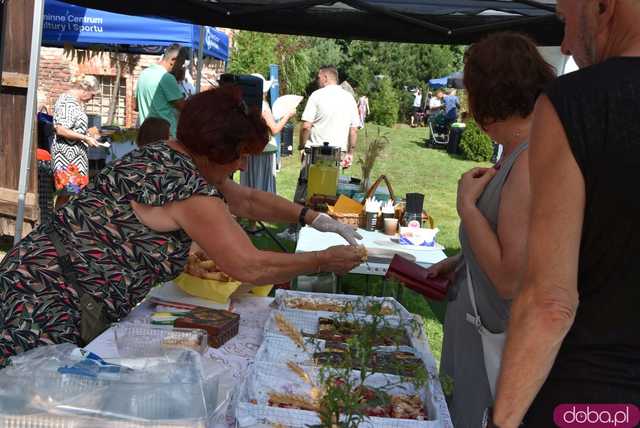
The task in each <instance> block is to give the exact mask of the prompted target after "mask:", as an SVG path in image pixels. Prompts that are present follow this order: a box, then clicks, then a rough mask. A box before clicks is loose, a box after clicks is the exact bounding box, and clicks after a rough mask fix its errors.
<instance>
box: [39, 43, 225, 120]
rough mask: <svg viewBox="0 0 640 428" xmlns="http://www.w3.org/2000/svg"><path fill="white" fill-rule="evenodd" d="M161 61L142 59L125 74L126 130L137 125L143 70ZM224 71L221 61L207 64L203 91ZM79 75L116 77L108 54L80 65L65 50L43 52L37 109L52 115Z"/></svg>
mask: <svg viewBox="0 0 640 428" xmlns="http://www.w3.org/2000/svg"><path fill="white" fill-rule="evenodd" d="M158 59H159V57H158V56H157V55H140V59H139V61H138V62H137V64H136V66H135V67H134V69H133V70H128V69H125V70H123V73H122V78H124V79H125V82H126V98H125V126H128V127H131V126H134V125H135V124H136V119H137V113H136V112H135V111H134V102H135V99H134V91H135V85H136V82H137V80H138V76H139V75H140V73H141V72H142V70H144V69H145V68H147V67H148V66H149V65H151V64H153V63H155V62H157V61H158ZM223 70H224V63H223V62H222V61H211V62H209V63H208V64H206V65H205V67H204V69H203V79H202V89H203V90H205V89H208V88H210V87H211V85H210V83H209V82H208V81H210V82H216V81H217V80H218V76H219V75H220V74H221V73H222V72H223ZM78 74H92V75H95V76H112V77H115V75H116V69H115V66H114V64H112V61H111V59H110V58H109V55H108V54H107V53H105V54H103V55H97V56H94V57H92V58H91V59H89V60H85V61H83V62H79V61H78V59H77V58H71V56H70V55H65V51H64V49H62V48H44V47H43V48H41V49H40V68H39V70H38V109H41V108H43V107H44V108H46V109H47V110H48V111H49V112H50V113H53V106H54V104H55V102H56V100H57V99H58V97H59V96H60V95H61V94H62V93H64V92H65V91H67V90H69V89H70V88H71V83H70V79H71V77H72V76H75V75H78ZM194 78H195V76H194ZM207 80H208V81H207Z"/></svg>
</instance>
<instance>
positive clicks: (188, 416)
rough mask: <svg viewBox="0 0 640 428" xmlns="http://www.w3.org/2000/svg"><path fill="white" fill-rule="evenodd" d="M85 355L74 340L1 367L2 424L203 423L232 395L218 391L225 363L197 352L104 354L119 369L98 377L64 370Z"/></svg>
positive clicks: (199, 427)
mask: <svg viewBox="0 0 640 428" xmlns="http://www.w3.org/2000/svg"><path fill="white" fill-rule="evenodd" d="M83 361H84V360H83V359H82V358H78V357H77V350H76V348H75V346H73V345H71V344H64V345H53V346H45V347H41V348H36V349H34V350H32V351H29V352H27V353H24V354H21V355H19V356H17V357H15V361H14V365H13V366H10V367H8V368H6V369H4V370H3V371H2V372H1V373H0V426H11V427H14V428H27V427H28V428H34V427H42V428H49V427H89V426H90V427H98V428H112V427H113V428H116V427H117V428H119V427H155V428H160V427H195V428H205V427H206V426H209V425H210V424H211V422H210V421H211V420H212V419H214V418H218V417H219V413H220V410H219V409H220V408H221V404H225V401H228V400H226V399H225V397H218V392H219V387H218V383H219V378H220V376H222V375H223V367H222V366H220V367H218V366H212V364H213V363H210V362H209V361H206V362H205V361H203V360H202V359H201V357H200V355H199V354H197V353H196V352H193V351H188V350H179V351H177V352H175V353H173V354H170V355H165V356H158V357H151V358H120V359H111V360H105V361H106V362H107V363H111V364H118V365H119V366H121V368H120V370H117V371H114V372H112V371H107V372H105V373H103V372H99V373H98V375H97V376H92V375H86V374H85V375H82V374H79V373H78V372H73V373H67V372H61V371H60V369H61V368H64V369H67V368H69V367H73V368H75V367H83V366H82V362H83ZM205 367H206V370H205ZM223 410H224V409H223Z"/></svg>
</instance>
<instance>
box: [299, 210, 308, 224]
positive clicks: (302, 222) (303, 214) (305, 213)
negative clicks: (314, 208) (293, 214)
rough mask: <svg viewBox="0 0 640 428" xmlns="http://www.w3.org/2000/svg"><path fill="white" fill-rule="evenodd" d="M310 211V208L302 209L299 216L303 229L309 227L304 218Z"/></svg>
mask: <svg viewBox="0 0 640 428" xmlns="http://www.w3.org/2000/svg"><path fill="white" fill-rule="evenodd" d="M308 211H309V207H302V209H301V210H300V215H299V216H298V223H300V226H302V227H304V226H306V225H307V223H306V222H305V220H304V218H305V217H306V216H307V212H308Z"/></svg>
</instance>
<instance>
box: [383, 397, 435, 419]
mask: <svg viewBox="0 0 640 428" xmlns="http://www.w3.org/2000/svg"><path fill="white" fill-rule="evenodd" d="M391 407H392V409H391V415H392V417H394V418H401V419H416V420H419V421H423V420H425V419H426V418H427V413H426V412H425V410H424V405H423V404H422V400H421V399H420V397H419V396H417V395H393V396H391Z"/></svg>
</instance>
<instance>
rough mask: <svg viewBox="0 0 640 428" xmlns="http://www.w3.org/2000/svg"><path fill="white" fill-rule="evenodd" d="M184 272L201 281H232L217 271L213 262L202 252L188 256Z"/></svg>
mask: <svg viewBox="0 0 640 428" xmlns="http://www.w3.org/2000/svg"><path fill="white" fill-rule="evenodd" d="M184 271H185V273H188V274H189V275H193V276H196V277H198V278H202V279H213V280H215V281H220V282H229V281H232V279H231V277H229V275H227V274H225V273H224V272H222V271H221V270H220V269H218V267H217V266H216V264H215V262H214V261H213V260H210V259H209V258H208V257H207V255H206V254H205V253H203V252H202V251H198V252H197V253H193V254H189V257H188V258H187V264H186V266H185V268H184Z"/></svg>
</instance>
